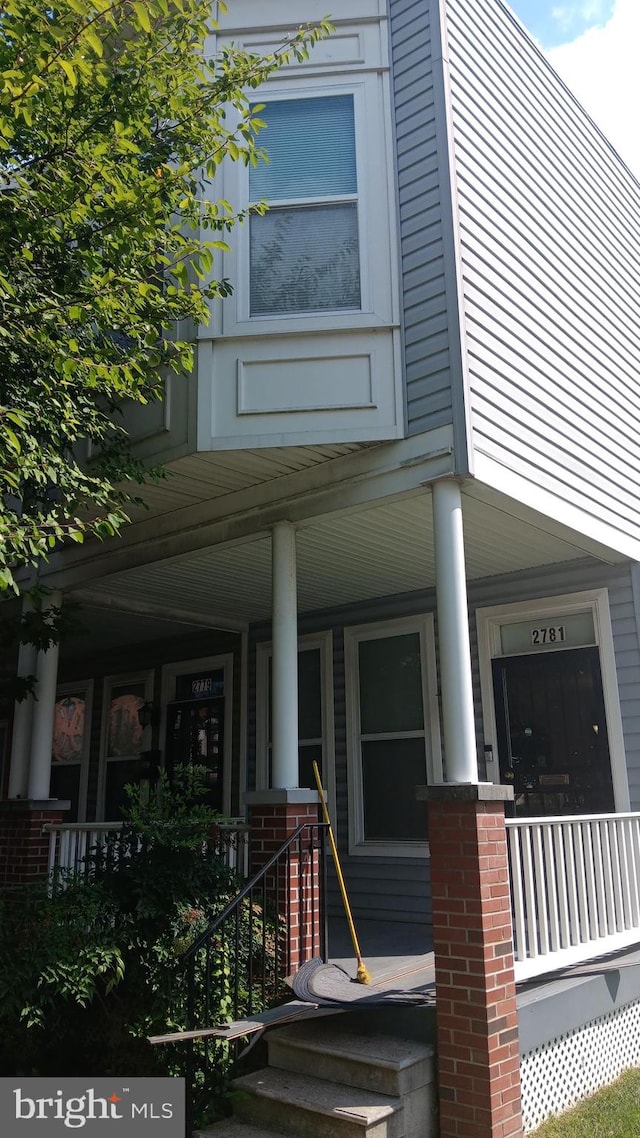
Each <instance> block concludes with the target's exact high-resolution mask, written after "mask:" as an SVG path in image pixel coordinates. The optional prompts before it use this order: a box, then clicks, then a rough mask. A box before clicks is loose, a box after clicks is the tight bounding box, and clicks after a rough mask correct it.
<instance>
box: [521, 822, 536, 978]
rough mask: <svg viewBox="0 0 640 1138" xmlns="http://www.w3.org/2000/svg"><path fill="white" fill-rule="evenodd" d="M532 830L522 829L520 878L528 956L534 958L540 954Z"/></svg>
mask: <svg viewBox="0 0 640 1138" xmlns="http://www.w3.org/2000/svg"><path fill="white" fill-rule="evenodd" d="M531 847H532V831H531V829H530V828H529V829H527V830H523V831H522V879H523V882H524V906H525V914H526V924H527V949H528V956H529V957H531V959H535V958H536V957H537V956H539V955H540V950H539V947H538V929H537V923H536V889H535V880H534V872H533V856H532V849H531Z"/></svg>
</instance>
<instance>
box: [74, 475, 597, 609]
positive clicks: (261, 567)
mask: <svg viewBox="0 0 640 1138" xmlns="http://www.w3.org/2000/svg"><path fill="white" fill-rule="evenodd" d="M464 525H465V542H466V556H467V575H468V577H469V579H477V578H481V577H491V576H495V575H496V574H500V573H509V572H514V571H516V570H520V569H527V568H532V567H534V566H541V565H547V564H554V563H560V562H563V561H571V560H574V559H575V558H578V557H582V556H584V550H583V549H581V548H579V546H578V545H573V544H572V543H571V542H570V541H568V540H563V539H561V538H559V537H557V536H554V535H552V534H549V533H547V532H545V531H544V530H543V529H541V528H539V526H537V525H534V524H532V523H530V522H527V521H523V520H522V519H520V518H515V517H513V516H511V515H510V514H508V513H507V512H505V511H504V510H501V509H498V508H496V507H495V506H494V505H490V504H488V503H486V502H482V501H478V500H475V499H472V498H468V497H465V498H464ZM297 558H298V604H299V611H300V612H310V611H313V610H314V609H326V608H331V607H334V606H340V605H344V604H350V603H354V602H358V601H364V600H367V599H371V598H374V597H383V596H389V595H392V594H394V593H404V592H410V591H412V590H417V589H425V588H429V587H431V586H432V585H433V584H434V581H435V576H434V552H433V531H432V522H431V502H430V497H429V495H428V494H427V493H424V492H420V493H418V494H414V495H413V496H411V497H406V498H404V499H402V500H397V501H395V502H386V503H385V504H384V505H377V506H374V507H371V508H369V509H361V510H359V511H358V512H357V513H354V512H348V513H342V514H332V515H328V516H325V517H324V518H320V519H314V520H313V521H312V522H310V524H308V525H306V526H304V527H301V528H300V529H299V531H298V540H297ZM91 593H92V596H93V597H95V599H96V600H97V601H99V600H100V598H101V597H102V598H104V600H105V602H106V601H111V602H112V603H113V604H114V605H116V606H117V601H118V599H120V600H121V601H122V602H123V603H127V604H129V605H134V604H136V603H140V604H141V605H153V606H159V607H161V608H163V609H164V610H166V612H167V614H169V613H170V612H171V609H172V608H177V609H179V610H180V611H181V612H188V611H190V612H193V613H196V614H197V613H201V614H202V615H203V616H205V615H206V616H209V617H215V616H217V617H220V618H224V619H225V620H233V621H239V622H251V621H256V620H265V619H268V618H269V616H270V611H271V541H270V537H269V535H268V534H263V535H260V536H257V537H256V538H255V539H254V540H250V541H245V542H243V543H241V544H236V545H232V546H225V547H214V548H210V549H208V550H203V551H200V552H198V553H194V554H189V555H185V556H183V557H177V558H172V559H170V560H166V561H161V562H156V563H154V564H151V565H145V566H141V567H138V568H134V569H131V570H127V571H125V572H121V573H117V574H114V575H112V576H110V577H105V578H103V579H102V580H101V581H99V582H95V583H94V584H93V585H92V588H91Z"/></svg>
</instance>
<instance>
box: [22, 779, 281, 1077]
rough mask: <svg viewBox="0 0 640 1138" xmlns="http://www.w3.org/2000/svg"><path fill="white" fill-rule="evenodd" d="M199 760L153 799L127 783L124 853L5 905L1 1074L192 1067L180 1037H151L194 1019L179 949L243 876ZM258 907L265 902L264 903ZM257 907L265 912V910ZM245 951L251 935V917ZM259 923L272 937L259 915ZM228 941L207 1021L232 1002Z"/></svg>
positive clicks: (218, 956)
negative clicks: (154, 1043)
mask: <svg viewBox="0 0 640 1138" xmlns="http://www.w3.org/2000/svg"><path fill="white" fill-rule="evenodd" d="M202 790H203V782H202V778H201V772H200V771H199V770H198V769H197V768H192V767H187V768H182V769H181V770H179V771H178V772H177V774H176V777H175V779H174V783H173V785H172V786H169V784H168V782H167V780H166V778H165V777H164V776H163V777H161V779H160V781H159V786H158V789H157V793H154V794H152V795H151V796H149V797H148V800H145V796H144V794H143V793H142V792H141V791H140V790H139V789H138V788H131V787H130V788H128V791H129V807H128V810H127V820H126V827H125V831H124V835H123V838H122V843H123V846H124V849H125V851H126V856H122V855H120V857H119V858H118V859H116V858H115V857H113V856H109V851H108V850H107V851H106V853H105V852H102V853H97V854H96V855H95V857H94V859H93V863H92V865H91V867H90V872H89V873H88V875H87V876H85V877H83V878H79V877H74V878H72V879H70V880H65V881H59V882H58V883H57V886H56V888H54V890H53V891H52V892H50V895H48V894H47V890H46V888H45V887H41V888H35V887H32V888H31V889H29V890H28V891H26V892H25V893H24V894H23V895H21V896H20V897H19V898H18V897H14V898H12V899H11V901H10V902H9V901H5V903H4V911H3V912H2V913H1V914H0V918H2V920H1V923H0V1074H3V1075H22V1076H27V1075H81V1076H91V1077H96V1076H104V1075H113V1076H120V1075H121V1076H134V1075H160V1074H178V1073H183V1065H184V1061H185V1053H184V1049H183V1048H178V1047H177V1046H175V1047H164V1046H159V1047H155V1048H154V1047H151V1046H150V1045H149V1044H148V1043H147V1041H146V1037H147V1036H148V1035H152V1034H162V1033H164V1032H167V1031H172V1030H178V1029H181V1028H184V1027H185V1026H186V1023H187V1014H186V1012H187V981H186V974H185V971H184V968H180V957H181V956H182V954H183V953H184V952H185V950H186V949H187V948H188V947H189V946H190V945H191V944H193V943H194V940H195V938H196V937H197V936H198V935H199V934H200V933H201V932H202V931H203V930H204V929H206V927H207V926H208V924H209V922H210V921H211V919H212V918H213V917H214V916H215V915H216V914H217V913H219V912H220V911H221V910H222V909H223V908H224V906H225V905H226V904H227V903H228V901H229V899H230V898H231V897H232V896H234V895H235V893H236V892H237V890H238V881H237V879H236V877H235V875H234V873H233V872H232V871H231V870H230V869H229V868H228V867H227V865H226V863H225V861H224V859H223V858H222V857H221V856H220V855H219V854H218V853H216V852H215V850H214V849H213V848H212V843H211V841H210V838H211V831H212V826H215V823H216V821H218V820H219V819H218V816H217V815H216V814H215V813H214V812H213V811H212V810H210V809H209V808H208V807H206V806H204V805H202V804H201V803H200V802H199V801H198V798H199V796H200V794H201V793H202ZM253 915H254V918H255V912H254V914H253ZM260 916H261V919H262V915H260ZM241 921H242V922H243V923H242V930H241V931H242V935H241V946H242V948H241V955H244V954H245V953H246V951H247V949H248V944H247V937H248V933H247V929H248V928H249V925H248V923H247V920H246V913H245V915H244V917H241ZM251 936H252V937H254V938H256V939H257V938H258V936H259V939H260V944H261V945H262V946H264V945H266V944H269V943H273V941H274V934H272V933H270V934H268V935H267V932H266V929H265V928H264V925H263V924H261V923H260V922H259V923H258V925H257V926H255V924H254V925H252V927H251ZM230 954H231V950H230V946H229V945H228V944H226V943H225V941H224V937H221V938H220V940H219V941H217V942H216V946H215V954H214V967H213V969H211V963H209V967H210V970H211V971H212V972H215V978H216V983H217V987H216V990H215V992H214V994H213V996H212V997H211V998H210V1000H209V1001H208V1004H207V1014H208V1016H209V1018H210V1022H215V1021H216V1020H218V1021H219V1020H221V1019H225V1018H228V1014H229V1011H230V992H229V986H230V979H229V977H230V974H231V971H232V969H231V965H230Z"/></svg>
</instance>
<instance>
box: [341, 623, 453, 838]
mask: <svg viewBox="0 0 640 1138" xmlns="http://www.w3.org/2000/svg"><path fill="white" fill-rule="evenodd" d="M412 632H417V633H418V634H419V636H420V659H421V666H422V706H423V715H424V724H425V729H424V738H425V751H426V755H425V760H426V769H425V781H426V782H428V783H439V782H442V778H443V773H442V748H441V741H440V712H439V707H438V679H437V665H436V648H435V635H434V619H433V613H422V614H420V615H418V616H409V617H403V618H401V619H399V620H385V621H376V623H374V624H361V625H355V626H352V627H351V628H345V630H344V656H345V685H346V693H345V694H346V711H347V771H348V786H349V853H350V854H351V855H354V856H360V857H404V858H414V857H428V856H429V843H428V841H427V840H426V838H425V841H424V842H367V841H365V838H364V804H363V798H362V755H361V750H360V740H361V732H360V698H359V692H360V677H359V672H358V645H359V644H360V642H361V641H362V640H377V639H381V638H383V637H384V638H385V639H386V638H387V637H390V636H400V635H403V634H407V633H412ZM402 734H403V733H401V732H393V734H392V735H391V736H390V737H391V738H398V737H400V736H401V735H402ZM404 734H405V735H406V736H407V737H415V736H416V735H422V732H415V731H410V732H405V733H404ZM376 737H377V738H378V737H379V736H376ZM426 826H427V816H426V810H425V834H426Z"/></svg>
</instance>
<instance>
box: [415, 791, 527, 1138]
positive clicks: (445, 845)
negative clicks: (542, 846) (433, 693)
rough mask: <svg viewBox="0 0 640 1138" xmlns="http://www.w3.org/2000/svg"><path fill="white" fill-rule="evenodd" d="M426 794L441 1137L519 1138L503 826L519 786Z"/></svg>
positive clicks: (515, 1027) (517, 1057)
mask: <svg viewBox="0 0 640 1138" xmlns="http://www.w3.org/2000/svg"><path fill="white" fill-rule="evenodd" d="M423 789H424V791H425V793H423ZM419 797H421V798H423V797H425V798H427V799H428V801H429V806H428V811H429V843H430V848H431V893H432V906H433V942H434V954H435V971H436V1019H437V1039H438V1082H439V1099H440V1138H516V1136H520V1135H522V1113H521V1104H520V1055H519V1048H518V1015H517V1007H516V989H515V980H514V973H513V931H512V923H511V894H510V888H509V873H508V862H507V840H506V830H505V824H504V803H505V801H507V800H509V799H510V798H512V797H513V789H512V788H511V787H503V786H491V785H489V784H486V783H485V784H481V785H480V786H467V785H464V786H453V785H451V786H432V787H427V788H420V792H419Z"/></svg>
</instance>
